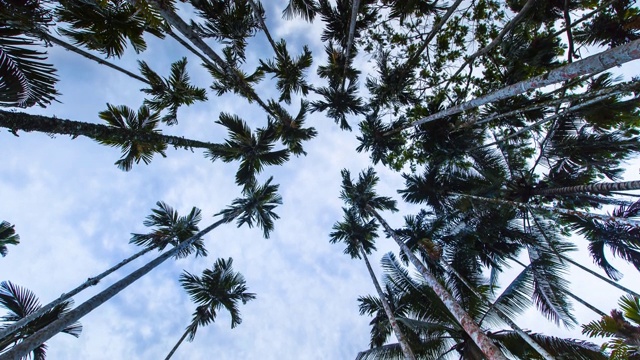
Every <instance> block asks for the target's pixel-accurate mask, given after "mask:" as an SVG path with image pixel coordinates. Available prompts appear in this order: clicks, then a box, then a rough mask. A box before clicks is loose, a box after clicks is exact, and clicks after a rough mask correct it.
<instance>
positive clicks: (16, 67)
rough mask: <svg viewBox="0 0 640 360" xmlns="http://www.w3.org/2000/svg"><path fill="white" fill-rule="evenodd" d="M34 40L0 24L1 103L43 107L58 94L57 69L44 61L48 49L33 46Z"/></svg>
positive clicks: (12, 105) (4, 104)
mask: <svg viewBox="0 0 640 360" xmlns="http://www.w3.org/2000/svg"><path fill="white" fill-rule="evenodd" d="M36 45H39V44H38V43H37V41H36V40H33V39H31V38H28V37H26V36H23V35H22V34H21V32H20V31H18V30H15V29H11V28H9V27H7V26H3V25H0V106H5V107H30V106H33V105H39V106H42V107H45V106H46V105H48V104H51V102H52V101H54V100H55V98H56V96H58V95H60V94H59V93H58V92H57V91H56V89H55V87H54V85H55V83H56V82H57V81H58V79H57V77H56V75H55V73H56V69H55V68H54V67H53V65H51V64H47V63H45V62H44V61H45V60H46V59H47V53H46V52H41V51H37V50H33V49H32V47H33V46H36Z"/></svg>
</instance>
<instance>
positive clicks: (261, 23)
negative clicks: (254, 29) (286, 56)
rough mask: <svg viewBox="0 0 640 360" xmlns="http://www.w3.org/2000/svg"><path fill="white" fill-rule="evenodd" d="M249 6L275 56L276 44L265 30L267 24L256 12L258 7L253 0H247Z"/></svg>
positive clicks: (267, 30) (266, 29)
mask: <svg viewBox="0 0 640 360" xmlns="http://www.w3.org/2000/svg"><path fill="white" fill-rule="evenodd" d="M249 5H250V6H251V11H253V13H254V14H255V16H256V19H258V22H259V23H260V27H261V28H262V31H263V32H264V35H265V36H266V37H267V41H269V44H271V48H273V52H274V53H276V54H277V53H278V50H277V49H278V48H277V47H276V42H275V41H273V38H272V37H271V33H270V32H269V28H267V24H265V22H264V19H263V18H262V15H260V12H259V11H258V5H257V4H256V2H255V1H253V0H249Z"/></svg>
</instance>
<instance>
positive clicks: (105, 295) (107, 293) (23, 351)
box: [0, 218, 228, 360]
mask: <svg viewBox="0 0 640 360" xmlns="http://www.w3.org/2000/svg"><path fill="white" fill-rule="evenodd" d="M226 222H228V219H227V218H223V219H222V220H218V221H217V222H215V223H213V224H212V225H210V226H209V227H207V228H206V229H204V230H202V231H200V232H199V233H197V234H196V235H194V236H192V237H191V238H189V239H187V240H185V241H184V242H182V243H180V245H178V246H176V247H174V248H173V249H171V250H169V251H167V252H165V253H163V254H162V255H160V256H158V257H157V258H155V259H153V260H151V261H150V262H148V263H147V264H146V265H144V266H142V267H141V268H139V269H138V270H136V271H134V272H132V273H131V274H129V275H127V276H126V277H124V278H122V279H121V280H120V281H118V282H116V283H115V284H113V285H111V286H109V287H108V288H106V289H105V290H103V291H102V292H100V293H99V294H97V295H96V296H94V297H92V298H91V299H89V300H87V301H85V302H84V303H82V304H80V305H79V306H77V307H76V308H75V309H73V310H71V311H69V312H68V313H67V314H65V315H64V316H62V317H60V318H59V319H58V320H56V321H54V322H52V323H51V324H49V325H47V326H46V327H44V328H42V329H41V330H39V331H37V332H36V333H34V334H33V335H31V336H29V337H28V338H27V339H25V340H24V341H23V342H21V343H19V344H17V345H16V346H14V347H12V348H11V349H10V350H9V351H7V352H5V353H4V354H2V355H0V360H9V359H11V360H20V359H22V358H23V357H25V356H27V354H28V353H29V352H31V351H32V350H33V349H35V348H36V347H37V346H39V345H40V344H42V343H44V342H45V341H47V340H49V339H50V338H51V337H53V336H54V335H56V334H57V333H59V332H60V331H62V330H63V329H64V328H66V327H67V326H69V325H70V324H73V323H74V322H76V321H78V320H79V319H80V318H82V317H83V316H85V315H87V314H88V313H90V312H91V311H93V310H95V309H96V308H97V307H98V306H100V305H102V304H104V303H105V302H106V301H108V300H109V299H111V298H112V297H114V296H115V295H117V294H118V293H119V292H120V291H122V290H124V289H125V288H126V287H127V286H129V285H131V284H133V283H134V282H135V281H136V280H138V279H140V278H141V277H143V276H144V275H146V274H147V273H148V272H150V271H151V270H153V269H154V268H155V267H157V266H158V265H160V264H162V263H163V262H165V261H166V260H167V259H169V258H170V257H172V256H173V255H175V254H177V253H178V252H179V251H180V250H182V249H184V248H185V247H187V246H190V245H191V244H192V243H193V242H194V241H195V240H196V239H199V238H201V237H202V236H204V235H205V234H207V233H208V232H210V231H211V230H213V229H215V228H216V227H218V226H219V225H220V224H223V223H226Z"/></svg>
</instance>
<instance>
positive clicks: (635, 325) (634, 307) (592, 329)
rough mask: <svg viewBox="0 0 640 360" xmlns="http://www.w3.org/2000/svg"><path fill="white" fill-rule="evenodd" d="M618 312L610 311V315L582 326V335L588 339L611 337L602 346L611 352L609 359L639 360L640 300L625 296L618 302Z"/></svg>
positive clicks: (635, 297) (615, 310)
mask: <svg viewBox="0 0 640 360" xmlns="http://www.w3.org/2000/svg"><path fill="white" fill-rule="evenodd" d="M618 305H619V306H620V309H621V310H622V311H620V310H617V309H614V310H611V315H603V316H602V318H601V319H600V320H594V321H592V322H590V323H588V324H586V325H582V334H584V335H587V336H589V337H612V338H613V339H611V340H609V341H607V342H605V343H604V344H603V345H602V348H603V349H605V350H606V349H610V350H611V359H621V360H622V359H626V360H637V359H640V298H638V297H637V296H631V295H625V296H623V297H621V298H620V300H618Z"/></svg>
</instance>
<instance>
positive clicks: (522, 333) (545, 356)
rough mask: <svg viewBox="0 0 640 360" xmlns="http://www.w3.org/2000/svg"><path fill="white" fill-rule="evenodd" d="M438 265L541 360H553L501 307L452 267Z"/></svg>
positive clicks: (442, 263) (442, 264)
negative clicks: (478, 290)
mask: <svg viewBox="0 0 640 360" xmlns="http://www.w3.org/2000/svg"><path fill="white" fill-rule="evenodd" d="M440 265H441V266H442V267H443V268H445V270H446V271H448V272H450V273H452V274H453V275H454V276H455V277H457V278H458V279H459V280H460V281H461V282H462V283H463V284H464V285H465V286H466V287H467V289H469V290H471V292H472V293H473V294H474V295H475V296H476V297H477V298H478V299H480V300H481V301H483V302H484V303H485V304H488V305H489V309H491V307H493V308H494V309H495V311H496V314H498V317H500V319H502V320H503V321H504V322H505V323H506V324H507V325H509V327H510V328H511V329H513V331H515V332H516V334H518V335H519V336H520V337H521V338H522V340H524V341H525V342H526V343H527V344H529V346H531V347H532V348H533V349H534V350H535V351H536V352H537V353H538V354H540V356H542V358H543V359H546V360H554V359H555V358H554V357H553V356H551V354H549V353H548V352H547V350H545V349H544V348H543V347H542V346H540V344H538V343H537V342H536V341H535V340H533V339H532V338H531V336H529V334H527V333H526V332H525V331H524V330H522V329H521V328H520V327H519V326H518V325H517V324H516V323H514V322H513V321H512V320H511V319H510V318H509V317H508V316H507V315H506V314H505V313H504V312H502V310H501V307H502V305H500V304H497V303H493V304H492V303H491V302H490V301H489V300H488V299H486V298H485V297H484V295H482V294H480V293H478V292H477V291H476V290H475V289H474V288H473V286H471V284H469V282H468V281H467V280H466V279H465V278H463V277H462V275H460V274H459V273H458V271H456V269H454V268H453V267H451V266H449V264H447V263H446V262H443V261H441V262H440Z"/></svg>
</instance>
